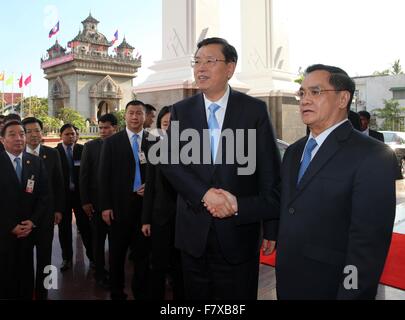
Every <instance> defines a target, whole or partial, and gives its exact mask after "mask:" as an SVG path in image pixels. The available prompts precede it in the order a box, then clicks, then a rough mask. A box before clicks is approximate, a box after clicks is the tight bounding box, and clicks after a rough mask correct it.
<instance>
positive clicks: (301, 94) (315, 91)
mask: <svg viewBox="0 0 405 320" xmlns="http://www.w3.org/2000/svg"><path fill="white" fill-rule="evenodd" d="M329 91H335V92H339V91H345V90H336V89H321V88H319V87H314V88H309V89H308V90H304V89H300V90H298V91H297V92H296V93H295V96H296V98H297V99H298V100H301V99H303V98H305V96H306V95H308V96H309V97H310V98H314V97H319V96H320V95H321V94H322V93H323V92H329Z"/></svg>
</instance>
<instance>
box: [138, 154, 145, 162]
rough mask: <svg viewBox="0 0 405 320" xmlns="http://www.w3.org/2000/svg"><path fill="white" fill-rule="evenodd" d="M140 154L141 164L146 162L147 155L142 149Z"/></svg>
mask: <svg viewBox="0 0 405 320" xmlns="http://www.w3.org/2000/svg"><path fill="white" fill-rule="evenodd" d="M138 156H139V162H140V163H141V164H145V163H146V156H145V152H143V151H141V152H139V153H138Z"/></svg>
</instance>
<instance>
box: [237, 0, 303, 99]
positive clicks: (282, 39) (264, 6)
mask: <svg viewBox="0 0 405 320" xmlns="http://www.w3.org/2000/svg"><path fill="white" fill-rule="evenodd" d="M281 1H282V0H241V2H240V5H241V10H240V11H241V32H242V40H241V42H242V61H241V64H242V69H241V72H240V73H239V74H238V79H239V80H241V81H242V82H244V83H246V84H247V85H248V86H249V87H251V88H252V89H251V90H250V91H249V93H250V94H253V95H260V94H262V93H265V92H267V93H268V92H270V91H274V90H289V89H291V90H293V89H294V85H293V84H292V83H291V82H292V80H293V79H294V77H295V76H294V75H293V74H292V73H290V70H289V47H288V35H287V33H286V26H285V20H286V18H287V16H286V15H287V12H285V11H284V10H283V8H282V6H281Z"/></svg>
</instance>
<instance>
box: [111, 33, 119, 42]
mask: <svg viewBox="0 0 405 320" xmlns="http://www.w3.org/2000/svg"><path fill="white" fill-rule="evenodd" d="M116 41H118V30H117V31H115V33H114V39H112V41H111V45H114V43H115V42H116Z"/></svg>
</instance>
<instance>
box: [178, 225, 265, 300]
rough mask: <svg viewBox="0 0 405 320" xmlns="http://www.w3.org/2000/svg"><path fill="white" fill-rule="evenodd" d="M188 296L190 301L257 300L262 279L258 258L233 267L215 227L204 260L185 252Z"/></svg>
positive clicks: (184, 261)
mask: <svg viewBox="0 0 405 320" xmlns="http://www.w3.org/2000/svg"><path fill="white" fill-rule="evenodd" d="M181 258H182V263H183V276H184V286H185V297H186V299H190V300H201V299H206V300H208V299H210V300H211V299H218V300H241V299H243V300H256V299H257V288H258V280H259V252H258V253H257V257H254V258H253V259H250V260H247V261H246V262H243V263H240V264H230V263H229V262H227V261H226V260H225V258H224V256H223V254H222V251H221V247H220V244H219V242H218V238H217V235H216V231H215V229H214V228H211V229H210V232H209V234H208V240H207V246H206V249H205V252H204V254H203V255H202V256H201V257H198V258H196V257H193V256H191V255H189V254H187V253H186V252H184V251H183V252H182V256H181Z"/></svg>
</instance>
